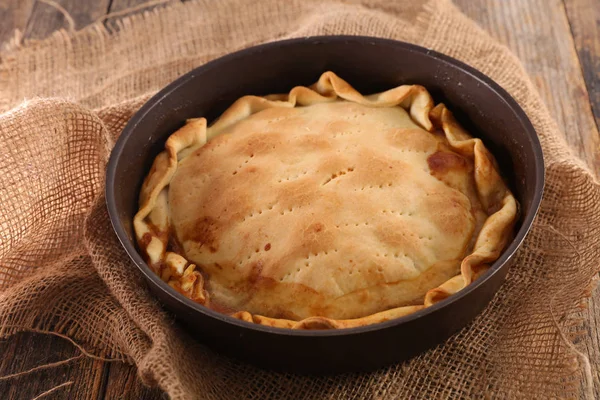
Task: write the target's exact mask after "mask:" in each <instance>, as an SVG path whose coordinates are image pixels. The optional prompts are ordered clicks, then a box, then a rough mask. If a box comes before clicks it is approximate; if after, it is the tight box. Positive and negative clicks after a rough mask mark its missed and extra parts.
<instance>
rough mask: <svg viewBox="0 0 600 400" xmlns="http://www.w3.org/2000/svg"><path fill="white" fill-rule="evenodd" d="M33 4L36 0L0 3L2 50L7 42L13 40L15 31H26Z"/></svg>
mask: <svg viewBox="0 0 600 400" xmlns="http://www.w3.org/2000/svg"><path fill="white" fill-rule="evenodd" d="M33 2H34V0H3V1H0V21H2V23H1V24H0V50H2V49H4V48H5V42H6V41H7V40H10V39H12V38H13V36H14V34H15V29H18V30H20V31H21V32H23V31H24V30H25V27H26V26H27V20H28V19H29V14H31V10H32V8H33Z"/></svg>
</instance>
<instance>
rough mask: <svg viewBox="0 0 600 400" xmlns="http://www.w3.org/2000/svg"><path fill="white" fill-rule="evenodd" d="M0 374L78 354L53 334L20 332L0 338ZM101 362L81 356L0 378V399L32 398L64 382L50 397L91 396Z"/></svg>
mask: <svg viewBox="0 0 600 400" xmlns="http://www.w3.org/2000/svg"><path fill="white" fill-rule="evenodd" d="M0 354H1V355H2V356H1V357H0V375H1V376H4V375H8V374H14V373H19V372H23V371H27V370H28V369H31V368H34V367H38V366H40V365H44V364H48V363H52V362H57V361H61V360H66V359H68V358H70V357H75V356H78V355H79V354H80V352H79V350H77V349H76V348H75V347H74V346H72V345H71V344H70V343H68V342H67V341H65V340H64V339H61V338H59V337H56V336H51V335H42V334H34V333H20V334H17V335H15V336H13V337H11V338H9V339H7V340H4V341H0ZM103 370H104V363H103V362H102V361H96V360H92V359H90V358H86V357H82V358H80V359H77V360H74V361H71V362H69V363H68V364H65V365H62V366H59V367H54V368H51V369H46V370H42V371H38V372H35V373H32V374H28V375H25V376H22V377H18V378H12V379H10V380H6V381H0V399H32V398H34V397H35V396H38V395H39V394H41V393H43V392H45V391H47V390H49V389H51V388H53V387H55V386H58V385H60V384H62V383H65V382H73V384H72V385H70V386H66V387H64V388H61V389H59V390H58V391H57V392H55V393H54V394H53V396H52V397H51V398H54V399H95V398H97V395H98V393H99V391H100V387H101V384H102V373H103Z"/></svg>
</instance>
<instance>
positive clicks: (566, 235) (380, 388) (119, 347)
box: [0, 0, 600, 399]
mask: <svg viewBox="0 0 600 400" xmlns="http://www.w3.org/2000/svg"><path fill="white" fill-rule="evenodd" d="M408 3H418V2H400V1H396V2H392V1H384V0H381V1H377V0H370V1H364V2H362V3H359V2H349V1H334V0H330V1H309V0H300V1H285V2H283V1H277V0H268V1H263V2H256V3H255V2H254V1H245V0H224V1H218V2H217V1H208V0H207V1H192V2H189V3H185V4H177V5H173V6H170V7H168V8H165V9H162V10H160V11H158V12H151V13H147V14H145V15H138V16H134V17H131V18H129V19H125V20H122V21H121V22H120V24H119V28H118V29H117V30H116V31H115V32H107V31H106V30H105V28H103V27H102V25H93V26H91V27H88V28H86V29H84V30H83V31H80V32H78V33H75V34H67V33H66V32H57V33H55V34H54V36H53V37H52V38H50V39H48V40H45V41H43V42H40V43H30V44H26V45H24V46H17V47H14V48H12V49H11V50H8V51H6V52H5V53H4V54H2V56H1V57H2V60H1V63H0V112H3V114H0V144H1V146H0V149H1V150H0V188H1V191H0V215H1V218H0V337H7V336H10V335H11V334H13V333H15V332H18V331H21V330H26V329H31V328H36V329H43V330H49V331H53V332H60V333H65V334H67V335H69V336H70V337H72V338H73V339H74V340H76V341H78V342H79V343H82V344H83V345H85V347H86V348H87V349H88V350H89V351H92V352H94V353H95V354H102V355H105V356H108V357H116V358H123V359H125V360H127V361H129V362H133V363H135V364H136V365H137V367H138V368H139V372H140V376H141V377H142V379H143V380H144V382H146V383H148V384H158V385H160V387H161V388H163V389H164V390H165V391H167V392H168V393H169V394H170V396H171V397H172V398H173V399H193V398H194V399H195V398H198V399H200V398H202V399H233V398H273V399H284V398H293V399H304V398H331V399H334V398H335V399H353V398H369V399H371V398H401V399H404V398H473V397H474V398H482V397H486V396H489V397H493V398H555V397H560V398H573V397H577V396H579V395H580V394H582V393H583V394H586V393H589V389H590V387H591V385H592V384H593V383H594V382H593V381H595V380H596V379H597V375H596V374H597V372H596V371H595V368H596V367H595V366H594V365H593V362H594V360H592V365H590V360H588V359H587V358H586V357H585V356H584V355H583V354H582V353H579V352H578V351H577V349H576V347H575V346H574V344H573V343H574V342H576V341H577V334H578V332H581V331H582V328H583V324H584V323H585V321H583V320H581V319H580V318H578V317H577V315H578V313H577V311H578V309H579V307H580V306H581V304H582V301H584V300H585V298H586V295H588V294H589V290H590V283H591V282H592V280H593V277H594V275H595V274H596V273H597V272H598V268H599V266H598V256H599V255H600V248H599V242H600V186H599V184H598V182H597V181H596V180H595V178H594V177H593V175H592V174H591V173H590V172H589V171H588V170H587V169H586V167H585V166H584V165H583V164H582V163H581V162H580V161H578V160H577V159H575V158H574V157H573V155H572V154H571V152H570V151H569V149H568V148H567V147H566V145H565V144H564V142H563V141H562V140H561V139H560V133H559V131H558V127H557V125H556V124H555V122H554V121H553V120H552V118H551V116H550V115H549V113H548V111H547V110H546V108H545V107H544V105H543V104H542V102H541V101H540V97H539V95H538V94H537V93H536V92H535V90H534V88H533V86H532V84H531V82H530V81H529V80H528V78H527V76H526V74H525V72H524V70H523V68H522V67H521V66H520V64H519V63H518V61H517V60H516V59H515V58H514V57H513V56H512V55H511V54H510V53H509V52H508V50H507V49H506V48H505V47H503V46H501V45H499V44H497V43H496V42H494V41H493V40H492V39H491V38H490V37H489V36H488V35H486V33H484V32H483V31H482V30H481V29H480V28H478V27H477V26H476V25H475V24H474V23H473V22H472V21H470V20H468V19H467V18H466V17H464V16H463V15H462V14H460V12H459V11H458V10H457V9H456V8H455V7H454V6H453V5H452V4H451V3H450V2H449V1H447V0H433V1H430V2H428V3H427V4H426V5H424V6H421V5H408ZM342 33H343V34H360V35H371V36H379V37H386V38H394V39H400V40H404V41H408V42H412V43H416V44H419V45H421V46H425V47H428V48H431V49H435V50H437V51H440V52H443V53H446V54H448V55H450V56H452V57H455V58H458V59H460V60H462V61H465V62H466V63H468V64H470V65H472V66H474V67H475V68H477V69H479V70H481V71H483V72H484V73H485V74H487V75H489V76H490V77H492V78H493V79H494V80H496V81H497V82H498V83H499V84H500V85H501V86H503V87H504V88H505V89H507V90H508V91H509V92H510V93H511V94H512V96H514V97H515V99H517V101H518V102H519V103H520V105H521V106H522V107H523V108H524V109H525V111H526V112H527V114H528V116H529V117H530V118H531V121H532V122H533V124H534V126H535V129H536V131H537V132H538V134H539V137H540V140H541V142H542V145H543V149H544V153H545V157H546V168H547V186H546V190H545V195H544V201H543V204H542V207H541V210H540V213H539V216H538V218H537V220H536V223H535V226H534V228H533V230H532V231H531V233H530V234H529V236H528V238H527V240H526V242H525V244H524V246H523V248H522V249H521V250H520V251H519V253H518V255H517V261H516V264H515V266H514V267H512V269H511V270H510V272H509V275H508V278H507V281H506V283H505V284H504V286H503V287H502V289H501V290H500V292H499V293H498V294H497V296H496V297H495V299H494V300H493V301H492V303H491V304H490V305H489V307H487V309H486V310H485V311H484V312H483V313H482V314H481V315H480V316H479V317H478V318H477V319H476V320H475V321H474V322H473V323H472V324H470V325H469V326H468V327H467V328H465V329H463V330H462V331H461V332H460V333H458V334H456V335H455V336H454V337H452V338H451V339H450V340H448V341H447V342H446V343H444V344H442V345H440V346H438V347H437V348H434V349H432V350H430V351H428V352H426V353H424V354H422V355H420V356H418V357H416V358H414V359H413V360H411V361H409V362H406V363H404V364H402V365H394V366H391V367H389V368H386V369H383V370H380V371H377V372H374V373H369V374H347V375H341V376H321V377H301V376H296V375H292V374H279V373H273V372H266V371H263V370H260V369H258V368H255V367H252V366H249V365H244V364H239V363H236V362H233V361H230V360H228V359H225V358H223V357H221V356H219V355H216V354H214V353H212V352H211V351H210V350H208V349H207V348H205V347H203V346H202V345H199V344H197V343H196V342H194V341H193V340H192V338H191V337H189V336H188V335H187V334H186V333H185V332H182V331H180V330H179V329H178V328H177V327H176V325H174V324H173V322H172V321H171V319H170V317H168V316H167V315H166V314H165V313H164V312H163V311H162V310H161V309H160V307H159V306H158V305H157V303H156V302H155V301H154V300H153V298H152V296H151V295H150V294H149V293H148V291H147V289H146V287H145V285H144V282H143V280H142V279H141V277H140V275H139V273H138V272H137V271H136V269H135V267H134V266H133V265H132V264H131V263H130V261H129V259H128V257H127V255H126V254H125V253H124V251H123V250H122V248H121V246H120V245H119V243H118V242H117V240H116V238H115V236H114V234H113V232H112V229H111V226H110V222H109V219H108V216H107V212H106V208H105V205H104V197H103V185H104V171H105V166H106V161H107V157H108V155H109V152H110V149H111V146H112V145H113V143H114V141H115V139H116V138H117V137H118V135H119V133H120V131H121V130H122V128H123V127H124V125H125V123H126V122H127V120H128V119H129V118H130V117H131V115H132V114H133V113H134V112H135V111H136V109H138V108H139V107H140V105H141V104H142V103H143V102H144V101H145V100H146V99H147V98H148V97H149V95H151V94H152V93H154V92H155V91H157V90H158V89H160V88H161V87H162V86H164V85H165V84H167V83H168V82H170V81H171V80H173V79H174V78H176V77H177V76H179V75H181V74H182V73H185V72H187V71H189V70H190V69H191V68H193V67H196V66H199V65H201V64H202V63H204V62H206V61H208V60H210V59H213V58H215V57H218V56H220V55H222V54H224V53H227V52H230V51H234V50H237V49H240V48H244V47H247V46H250V45H254V44H258V43H262V42H266V41H270V40H275V39H283V38H290V37H298V36H309V35H323V34H342ZM24 100H25V101H24ZM399 345H402V344H399Z"/></svg>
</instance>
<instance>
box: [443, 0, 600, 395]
mask: <svg viewBox="0 0 600 400" xmlns="http://www.w3.org/2000/svg"><path fill="white" fill-rule="evenodd" d="M566 1H567V4H569V2H570V4H569V13H570V15H571V16H575V15H576V14H585V17H584V16H583V15H578V16H576V17H574V18H572V19H571V20H570V22H571V25H569V20H568V19H567V14H566V11H565V8H564V5H563V3H562V1H561V0H550V1H546V0H527V1H521V0H510V1H501V0H478V1H471V0H454V2H455V3H456V4H457V5H458V6H459V7H460V8H461V10H462V11H463V12H464V13H465V14H467V15H468V16H469V17H470V18H472V19H474V20H475V21H476V22H478V23H479V24H480V26H482V27H483V28H484V29H485V30H486V31H487V32H488V33H490V34H491V35H492V36H493V37H495V38H496V39H497V40H499V41H500V42H501V43H503V44H505V45H506V46H508V47H509V48H510V49H511V50H512V51H513V52H514V53H515V54H516V55H517V57H518V58H519V59H520V60H521V62H522V63H523V65H524V67H525V69H526V70H527V72H528V73H529V75H530V76H531V77H532V80H533V82H534V84H535V86H536V87H537V89H538V90H539V92H540V93H541V95H542V97H543V99H544V101H545V103H546V105H547V106H548V108H549V109H550V112H551V113H552V114H553V115H554V117H555V119H556V121H557V122H558V124H559V127H560V128H561V130H562V133H563V134H564V136H565V138H566V140H567V142H568V143H569V144H570V145H571V147H572V148H573V149H574V151H575V153H576V154H578V155H579V156H580V157H581V158H582V159H584V160H585V161H587V163H588V164H589V165H590V166H591V167H592V168H593V169H594V170H595V171H596V173H597V174H598V173H600V145H599V143H600V140H599V135H598V127H597V125H596V121H597V120H594V116H593V115H592V111H591V108H590V102H589V98H590V97H589V96H588V90H589V92H591V93H590V94H591V97H592V98H594V96H595V97H596V98H597V97H598V96H600V93H598V92H599V89H600V88H599V87H598V78H599V77H598V71H600V69H599V68H598V57H600V48H598V47H593V48H592V47H590V40H591V41H592V43H593V42H594V40H595V42H596V43H595V44H594V46H596V45H597V43H598V39H599V35H598V26H597V23H598V22H597V19H596V20H595V21H596V22H593V18H591V17H590V15H592V14H590V10H589V9H586V7H593V6H590V4H592V3H595V7H596V9H597V8H598V7H599V6H600V2H598V1H597V0H588V1H586V0H581V1H577V0H566ZM596 11H597V10H596ZM588 14H590V15H588ZM596 15H597V14H596ZM594 24H596V25H594ZM571 30H573V32H574V33H575V34H576V36H577V37H578V38H577V39H575V41H573V38H572V36H571ZM576 44H577V46H578V49H579V48H581V49H583V48H584V47H585V48H586V50H579V54H580V55H582V54H583V55H584V56H583V57H582V60H581V63H580V60H579V58H578V57H577V54H578V53H577V52H576V51H575V46H576ZM585 57H588V59H586V58H585ZM582 66H583V72H584V74H585V76H586V81H584V76H583V75H582ZM586 82H587V83H588V85H590V86H588V87H586ZM593 85H595V86H593ZM597 107H598V106H597V105H596V110H598V108H597ZM596 115H598V114H596ZM578 316H580V317H583V318H584V319H585V320H586V321H587V322H586V326H585V330H586V332H585V334H584V335H583V336H582V337H581V338H580V339H579V341H578V342H577V346H578V348H579V349H580V350H581V351H582V352H583V353H584V354H586V355H587V356H588V357H589V359H590V362H591V366H592V373H593V377H594V381H595V382H594V384H595V388H594V389H595V397H596V398H600V290H598V289H596V290H595V291H594V292H593V293H592V298H591V299H590V302H589V305H588V308H587V310H584V311H582V312H581V313H579V315H578Z"/></svg>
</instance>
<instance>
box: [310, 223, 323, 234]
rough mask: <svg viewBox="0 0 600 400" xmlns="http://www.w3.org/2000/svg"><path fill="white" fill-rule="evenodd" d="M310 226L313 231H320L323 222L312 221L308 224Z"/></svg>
mask: <svg viewBox="0 0 600 400" xmlns="http://www.w3.org/2000/svg"><path fill="white" fill-rule="evenodd" d="M310 228H311V229H312V230H313V231H315V232H321V231H322V230H323V228H324V226H323V224H322V223H320V222H317V223H314V224H312V225H311V226H310Z"/></svg>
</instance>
